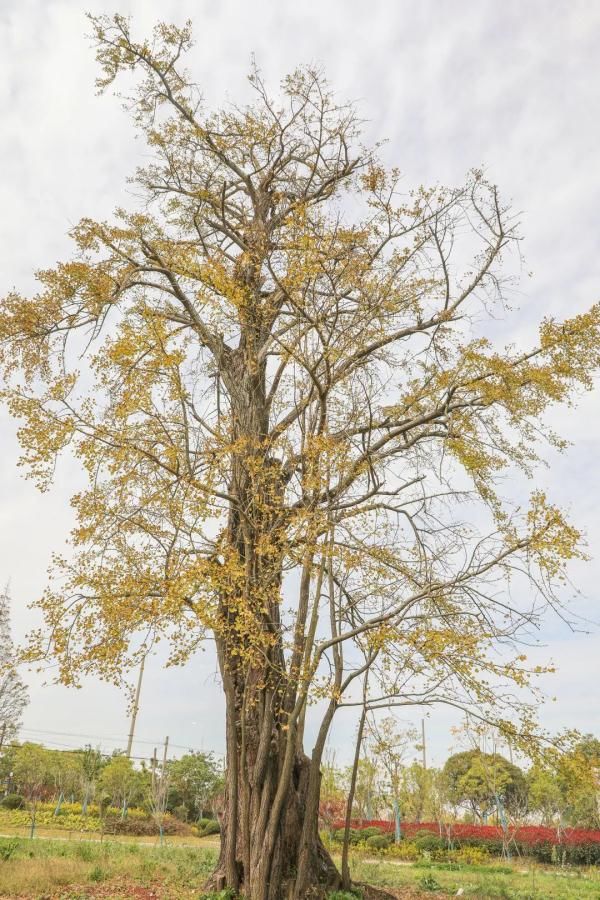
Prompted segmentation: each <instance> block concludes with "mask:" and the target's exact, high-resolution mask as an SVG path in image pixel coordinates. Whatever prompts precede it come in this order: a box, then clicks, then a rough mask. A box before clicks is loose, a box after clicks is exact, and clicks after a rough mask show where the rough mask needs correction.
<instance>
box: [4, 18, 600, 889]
mask: <svg viewBox="0 0 600 900" xmlns="http://www.w3.org/2000/svg"><path fill="white" fill-rule="evenodd" d="M92 25H93V29H94V36H95V42H96V45H97V55H98V60H99V63H100V66H101V73H102V74H101V77H100V78H99V82H98V83H99V87H100V89H102V90H104V89H106V88H107V87H109V86H110V85H112V83H113V82H114V81H115V79H120V78H121V76H122V75H123V74H125V76H126V81H127V84H128V85H129V88H130V90H129V92H130V94H131V96H130V97H129V98H128V100H127V106H128V108H129V110H130V111H131V114H132V117H133V119H134V121H135V123H136V125H137V126H138V127H139V128H140V129H141V130H142V132H143V133H144V135H145V136H146V139H147V145H148V151H149V153H150V157H151V158H150V161H149V162H147V164H146V165H144V167H143V168H140V170H139V171H138V172H137V174H136V175H135V178H134V183H135V188H134V192H133V198H132V197H131V192H130V194H129V197H130V199H129V200H128V203H129V204H130V209H129V210H126V209H122V208H119V209H117V210H116V212H115V215H114V218H113V219H112V220H111V221H106V222H98V221H92V220H90V219H83V220H82V221H81V222H80V223H79V224H78V225H77V226H76V227H75V228H73V231H72V237H73V240H74V246H75V249H74V253H73V256H72V258H71V259H69V260H68V261H66V262H63V263H60V264H58V265H57V266H56V267H55V268H53V269H51V270H45V271H41V272H39V273H38V278H39V283H40V290H39V293H38V294H37V295H36V296H33V297H23V296H21V295H19V294H18V293H12V294H10V295H9V296H8V297H6V298H5V299H4V301H3V303H2V309H1V313H2V317H1V320H0V338H1V348H2V349H1V354H2V361H3V367H4V372H5V378H6V385H5V396H6V398H7V400H8V403H9V404H10V407H11V410H12V412H13V413H14V415H16V416H18V417H20V418H21V419H22V425H21V429H20V440H21V443H22V446H23V448H24V458H25V461H26V463H27V464H28V465H29V467H30V471H31V472H32V473H33V475H34V476H35V477H37V478H38V479H39V480H40V483H41V485H42V486H43V487H45V486H47V484H48V483H49V481H50V480H51V477H52V473H53V469H54V466H55V460H56V456H57V454H60V453H61V452H63V451H67V452H69V453H71V454H74V455H75V457H77V458H78V459H79V460H80V461H81V464H82V466H83V467H84V468H85V471H86V472H87V479H88V483H87V488H86V489H85V490H83V491H82V492H81V493H78V494H77V495H76V496H74V498H73V504H74V507H75V510H76V514H77V517H78V524H77V527H76V528H75V531H74V533H73V540H72V543H73V548H72V552H71V553H69V554H67V555H66V557H65V558H64V559H57V560H56V571H55V575H54V579H53V580H52V581H51V583H50V587H49V589H48V591H47V592H46V594H45V595H44V596H43V598H42V599H41V600H40V602H39V605H40V607H41V609H42V611H43V615H44V621H45V625H44V627H43V628H42V629H40V631H39V632H37V633H35V634H33V635H32V641H31V645H30V647H29V650H28V655H29V658H32V659H33V658H36V657H38V658H39V657H40V656H43V655H45V654H53V655H54V656H55V657H56V658H57V659H58V661H59V663H60V677H61V678H62V680H63V681H64V682H66V683H70V682H73V681H75V680H77V678H78V677H80V676H81V675H82V674H89V673H93V674H99V675H100V676H102V677H105V678H108V679H113V680H119V679H120V678H121V677H122V676H123V674H124V673H126V672H127V671H129V670H130V668H131V666H132V665H133V664H135V662H136V660H137V659H141V657H142V656H143V655H144V654H145V653H146V652H147V651H148V648H149V646H150V645H151V644H154V643H156V642H157V641H159V640H162V641H166V642H168V643H169V645H170V647H171V661H173V662H184V661H185V660H186V659H187V658H189V656H190V654H192V653H193V652H194V651H195V650H196V648H197V647H198V645H199V644H200V643H201V642H202V641H204V640H213V641H214V644H215V645H216V652H217V656H218V663H219V667H220V672H221V677H222V685H223V692H224V706H225V710H226V736H227V738H226V740H227V774H226V789H225V798H224V803H223V810H222V846H221V854H220V859H219V862H218V867H217V870H216V872H215V875H214V879H213V880H214V883H215V885H216V886H218V887H228V888H231V889H232V890H234V891H236V890H240V889H241V890H243V891H244V895H245V896H246V897H248V898H251V900H276V898H282V897H286V898H288V897H295V898H300V897H304V896H307V895H311V896H313V895H315V896H318V894H319V891H321V892H324V891H325V890H326V889H327V888H329V887H335V886H336V885H338V884H339V878H338V874H337V872H336V869H335V867H334V865H333V863H332V861H331V859H330V857H329V856H328V854H327V852H326V850H325V848H324V846H323V845H322V843H321V841H320V839H319V835H318V801H319V788H320V765H321V761H322V755H323V750H324V747H325V743H326V740H327V736H328V734H329V731H330V728H331V724H332V721H333V718H334V714H335V713H336V711H337V710H339V709H340V708H341V707H343V706H344V705H346V704H352V703H359V702H362V700H360V699H357V698H361V696H362V692H363V687H364V679H365V677H366V676H367V674H368V675H369V679H368V685H369V686H368V693H369V697H370V698H371V699H370V701H369V702H372V703H373V705H376V704H377V701H378V699H379V701H380V702H381V703H382V704H385V703H386V702H387V701H389V702H418V701H419V699H421V700H427V702H436V701H438V700H439V701H444V702H451V703H454V704H455V705H458V706H460V707H461V708H465V709H467V708H468V709H470V710H471V711H474V712H475V714H478V715H481V716H484V717H486V718H488V719H489V720H492V719H493V720H494V721H498V720H502V721H503V727H505V728H506V729H510V728H512V729H513V731H514V734H513V737H514V739H515V740H517V739H518V736H519V735H522V734H527V733H529V732H530V731H531V723H530V720H529V712H528V707H527V706H526V705H521V706H519V702H520V701H518V700H516V699H515V697H516V694H515V692H514V690H513V688H519V687H521V686H524V685H525V684H526V683H527V681H528V679H529V676H530V674H531V669H530V667H529V664H528V662H527V661H526V660H525V659H524V658H523V653H522V649H521V646H520V644H519V638H520V635H521V634H522V629H523V628H528V627H530V626H534V625H535V624H536V623H537V622H538V621H539V620H540V617H541V616H542V615H543V614H544V611H545V610H547V608H548V604H551V605H552V604H554V603H556V602H557V600H556V596H555V589H554V585H555V583H556V580H557V579H560V578H561V576H562V573H563V568H564V564H565V562H566V561H567V560H569V559H570V558H571V557H573V556H575V555H577V554H579V553H580V550H579V534H578V532H577V531H576V530H575V529H574V528H573V527H572V526H570V525H569V524H568V523H566V521H565V520H564V518H563V516H562V515H561V513H560V511H559V510H558V509H556V508H555V507H554V506H553V505H552V504H551V503H550V502H549V501H547V499H546V497H545V496H544V495H543V493H541V492H539V491H533V492H532V493H531V496H530V502H529V505H522V506H521V507H519V506H517V505H514V504H512V503H508V502H505V500H503V499H502V497H501V495H500V493H499V490H498V480H499V478H500V476H502V475H503V474H504V473H506V472H511V473H514V472H517V471H519V470H522V471H523V472H525V473H528V472H531V471H532V470H533V468H534V466H535V464H536V460H537V458H538V450H537V449H536V447H537V445H538V442H539V439H540V435H541V434H542V430H541V429H540V417H541V416H542V414H543V413H544V411H545V410H546V409H547V407H548V406H549V405H550V404H552V403H555V402H560V401H566V400H568V399H570V398H571V397H572V396H573V395H574V393H575V392H576V391H577V390H578V389H579V388H581V387H583V388H588V387H590V385H591V377H592V373H593V371H594V369H595V368H596V367H597V365H598V362H599V352H600V310H599V308H598V307H597V306H595V307H593V308H591V309H590V310H589V311H588V312H584V313H582V314H580V315H576V316H575V317H573V318H572V319H570V320H568V321H565V322H557V321H553V320H551V319H545V320H544V321H543V322H542V323H541V326H540V329H539V337H538V338H537V339H536V340H534V341H533V342H532V345H531V346H529V347H508V348H506V347H501V346H497V345H496V344H497V342H494V340H492V338H493V335H494V322H495V320H496V317H497V314H498V312H499V311H500V310H502V313H503V314H506V315H508V314H509V311H508V310H507V309H506V308H505V306H504V301H503V283H504V277H505V276H506V277H507V276H508V275H509V274H510V273H511V272H512V271H513V269H514V266H513V262H514V260H515V259H516V258H517V257H518V240H519V235H518V233H517V223H516V221H515V219H514V217H513V216H512V215H511V212H510V210H509V209H508V208H507V207H506V206H505V205H504V204H503V202H502V201H501V199H500V197H499V194H498V191H497V190H496V188H495V187H494V186H493V185H492V184H490V183H489V182H488V181H487V180H486V178H485V177H484V176H483V175H482V173H481V172H479V171H474V172H472V173H471V174H469V175H468V176H467V178H466V180H465V183H464V184H463V185H462V186H460V187H458V188H452V189H445V188H440V187H435V188H433V189H426V188H423V187H420V188H418V189H416V190H414V191H413V192H408V191H406V190H405V189H404V187H403V182H402V181H401V179H400V176H399V174H398V172H396V171H386V170H385V168H384V167H383V166H382V164H381V163H380V162H379V161H378V156H377V152H376V150H370V149H366V148H364V147H363V146H362V145H361V142H360V122H359V121H358V119H357V115H356V111H355V109H354V108H353V107H352V105H347V104H344V103H341V102H340V101H338V100H337V99H336V96H335V94H334V93H333V92H332V91H331V90H330V89H329V87H328V86H327V84H326V82H325V81H324V79H323V78H322V76H321V75H320V74H319V73H318V72H315V71H313V70H311V69H304V70H301V71H296V72H294V73H292V74H291V75H290V76H289V77H288V78H286V79H285V81H284V82H283V84H282V87H281V90H280V92H279V93H277V94H276V95H275V96H271V94H270V93H269V92H268V91H267V89H266V87H265V84H264V82H263V80H262V78H261V76H260V74H259V73H258V72H256V71H255V72H253V73H252V74H251V77H250V82H251V87H252V89H253V99H252V100H251V102H249V103H248V104H246V105H243V106H240V107H236V106H227V107H226V108H223V109H222V110H221V111H218V112H214V113H211V112H208V111H207V110H205V108H204V106H203V103H202V101H201V98H200V94H199V90H198V88H197V87H196V86H195V85H194V83H193V81H192V79H191V77H190V76H188V75H187V74H186V72H185V71H184V69H183V68H182V64H181V61H182V56H183V54H184V53H185V52H186V51H188V50H189V49H190V47H191V44H192V41H191V30H190V26H189V25H186V26H185V27H183V28H176V27H173V26H167V25H159V26H158V27H157V28H156V29H155V31H154V34H153V35H152V37H151V38H150V39H149V40H147V41H136V40H135V39H134V38H133V36H132V33H131V30H130V23H129V22H128V21H127V20H126V19H124V18H122V17H120V16H115V17H114V18H112V19H108V18H97V19H92ZM132 84H133V85H134V87H131V85H132ZM117 193H118V192H117V188H115V195H117ZM511 259H512V262H511ZM503 272H504V273H505V275H503ZM486 323H489V324H490V329H489V331H488V330H486V329H487V327H488V325H487V324H486ZM549 439H550V440H551V441H554V442H555V443H560V441H559V439H558V438H557V437H553V436H552V435H550V436H549ZM511 584H512V585H513V588H514V589H513V590H512V591H509V590H508V587H509V585H511ZM511 685H512V686H513V687H511ZM194 691H198V692H200V691H201V685H198V684H193V683H191V684H190V698H191V701H192V702H193V695H194ZM363 699H364V698H363ZM307 710H308V716H309V717H312V718H311V730H310V732H309V733H312V734H316V738H315V740H314V746H312V748H311V749H310V752H309V753H308V754H307V753H305V750H304V743H305V725H306V721H307ZM507 710H509V712H507ZM519 712H520V713H522V715H521V717H520V719H519V718H518V717H517V718H515V714H518V713H519ZM311 892H312V893H311Z"/></svg>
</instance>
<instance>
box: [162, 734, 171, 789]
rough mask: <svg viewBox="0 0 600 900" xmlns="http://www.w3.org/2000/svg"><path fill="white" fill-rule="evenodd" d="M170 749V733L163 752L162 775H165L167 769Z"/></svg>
mask: <svg viewBox="0 0 600 900" xmlns="http://www.w3.org/2000/svg"><path fill="white" fill-rule="evenodd" d="M168 749H169V735H167V736H166V738H165V749H164V752H163V761H162V777H163V778H164V777H165V771H166V769H167V750H168Z"/></svg>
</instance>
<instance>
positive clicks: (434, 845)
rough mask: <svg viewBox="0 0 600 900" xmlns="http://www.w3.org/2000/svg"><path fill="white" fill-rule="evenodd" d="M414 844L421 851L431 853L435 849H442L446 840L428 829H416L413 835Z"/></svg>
mask: <svg viewBox="0 0 600 900" xmlns="http://www.w3.org/2000/svg"><path fill="white" fill-rule="evenodd" d="M415 846H416V848H417V850H420V851H421V853H433V852H434V851H435V850H444V848H445V847H446V841H445V840H444V838H442V837H440V836H439V834H432V833H431V832H430V831H418V832H417V834H416V835H415Z"/></svg>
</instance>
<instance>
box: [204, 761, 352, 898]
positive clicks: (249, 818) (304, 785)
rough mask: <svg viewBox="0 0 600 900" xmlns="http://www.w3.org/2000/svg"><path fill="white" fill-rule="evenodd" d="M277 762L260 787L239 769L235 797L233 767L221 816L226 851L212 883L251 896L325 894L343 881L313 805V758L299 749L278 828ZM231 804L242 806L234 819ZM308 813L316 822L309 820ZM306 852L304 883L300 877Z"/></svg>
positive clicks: (279, 896)
mask: <svg viewBox="0 0 600 900" xmlns="http://www.w3.org/2000/svg"><path fill="white" fill-rule="evenodd" d="M273 762H274V761H271V763H273ZM277 768H278V767H277V766H276V765H273V767H272V769H271V771H270V772H269V773H267V776H266V779H265V782H264V784H263V786H262V789H261V790H260V791H259V792H258V793H256V792H255V791H254V790H253V789H252V785H250V784H249V783H248V780H247V777H246V775H247V773H243V774H242V773H240V774H241V778H240V779H237V781H238V783H237V796H236V797H235V798H234V797H233V796H232V794H231V792H232V791H234V790H236V784H235V781H236V779H235V778H234V777H232V775H231V773H230V771H229V770H228V778H227V790H226V801H225V805H224V808H223V811H222V814H221V816H220V820H221V852H220V856H219V862H218V865H217V869H216V871H215V872H214V873H213V876H212V878H211V882H210V885H211V887H213V888H215V889H219V890H220V889H222V888H225V887H229V888H232V889H233V890H235V891H238V890H239V891H240V892H243V894H244V897H246V898H248V900H300V898H305V897H306V898H308V897H314V898H319V897H324V896H326V894H327V893H328V892H329V891H331V890H336V889H337V888H339V887H340V886H341V879H340V876H339V874H338V872H337V869H336V868H335V865H334V864H333V862H332V860H331V857H330V856H329V853H328V852H327V850H326V848H325V847H324V845H323V843H322V841H321V839H320V837H319V834H318V827H317V824H318V823H317V812H316V811H314V810H310V809H309V807H310V805H311V804H310V803H309V802H308V793H309V782H310V780H311V771H310V770H311V761H310V759H309V758H308V757H307V756H305V755H304V754H296V755H295V759H294V762H293V768H292V777H291V779H290V784H289V788H288V791H287V794H286V796H285V799H284V803H283V806H282V810H281V815H280V817H279V821H278V822H277V823H276V824H275V829H274V831H273V830H272V829H273V823H272V821H270V817H269V812H270V810H271V808H272V803H273V800H274V794H275V789H276V776H277V771H276V770H277ZM313 777H314V774H313ZM232 810H233V811H236V812H237V822H236V823H235V824H234V823H233V822H232ZM307 815H311V816H312V817H313V818H314V822H310V823H309V822H307V821H306V816H307ZM244 819H245V820H246V821H244ZM233 834H235V836H236V841H235V847H233V845H232V836H233ZM307 836H308V840H307ZM301 857H303V861H302V870H303V873H304V874H303V879H302V880H303V884H299V882H298V870H299V867H300V860H301ZM232 860H233V863H234V864H233V866H232Z"/></svg>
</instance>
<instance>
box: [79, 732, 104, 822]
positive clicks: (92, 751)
mask: <svg viewBox="0 0 600 900" xmlns="http://www.w3.org/2000/svg"><path fill="white" fill-rule="evenodd" d="M103 765H104V758H103V756H102V753H101V752H100V749H99V748H94V747H92V746H91V744H86V746H85V747H84V749H83V750H82V751H81V771H80V779H81V792H82V804H81V807H82V812H83V815H84V816H87V812H88V805H89V804H90V802H91V801H92V800H93V798H94V794H95V793H96V787H97V784H98V779H99V778H100V773H101V771H102V767H103Z"/></svg>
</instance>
